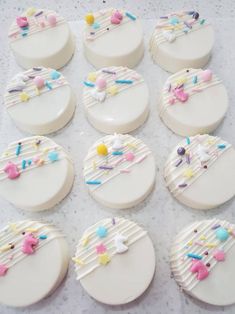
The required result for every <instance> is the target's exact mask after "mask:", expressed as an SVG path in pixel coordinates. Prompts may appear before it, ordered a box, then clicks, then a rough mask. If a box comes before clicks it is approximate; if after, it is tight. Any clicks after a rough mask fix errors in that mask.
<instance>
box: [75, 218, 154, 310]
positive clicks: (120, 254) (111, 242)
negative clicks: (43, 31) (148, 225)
mask: <svg viewBox="0 0 235 314" xmlns="http://www.w3.org/2000/svg"><path fill="white" fill-rule="evenodd" d="M100 228H102V229H103V230H105V232H104V233H103V234H102V235H103V237H100V235H99V232H98V230H99V229H100ZM101 252H102V253H101ZM143 256H144V258H145V262H144V263H143ZM73 260H74V262H75V270H76V274H77V279H78V280H80V282H81V284H82V286H83V288H84V289H85V290H86V292H87V293H88V294H89V295H91V296H92V297H93V298H94V299H96V300H98V301H100V302H102V303H106V304H112V305H118V304H125V303H128V302H131V301H133V300H134V299H136V298H138V297H139V296H140V295H141V294H142V293H143V292H144V291H145V290H146V289H147V288H148V286H149V284H150V282H151V280H152V278H153V276H154V272H155V253H154V248H153V244H152V241H151V240H150V238H149V236H148V234H147V231H145V230H144V229H143V228H142V227H140V226H139V225H137V224H136V223H134V222H132V221H129V220H126V219H124V218H107V219H103V220H101V221H99V222H98V223H96V224H95V225H93V226H91V227H90V228H88V229H87V230H86V231H85V232H84V234H83V236H82V238H81V240H80V241H79V243H78V246H77V250H76V254H75V258H74V259H73ZM104 260H105V261H106V262H104ZM102 262H104V263H102ZM140 269H141V271H140Z"/></svg>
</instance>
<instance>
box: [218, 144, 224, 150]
mask: <svg viewBox="0 0 235 314" xmlns="http://www.w3.org/2000/svg"><path fill="white" fill-rule="evenodd" d="M217 147H218V148H220V149H224V148H226V145H225V144H218V145H217Z"/></svg>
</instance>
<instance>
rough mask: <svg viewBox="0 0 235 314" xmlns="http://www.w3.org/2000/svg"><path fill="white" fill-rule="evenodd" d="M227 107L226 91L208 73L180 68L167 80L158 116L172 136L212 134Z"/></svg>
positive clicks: (215, 78)
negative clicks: (174, 134) (172, 133)
mask: <svg viewBox="0 0 235 314" xmlns="http://www.w3.org/2000/svg"><path fill="white" fill-rule="evenodd" d="M227 108H228V95H227V91H226V89H225V87H224V85H223V83H222V82H221V80H219V79H218V77H217V76H216V75H215V74H213V73H212V71H211V70H209V69H207V70H202V69H184V70H182V71H180V72H177V73H176V74H173V75H172V76H170V77H169V78H168V79H167V81H166V83H165V85H164V87H163V91H162V94H161V100H160V105H159V115H160V117H161V119H162V120H163V122H164V123H165V124H166V125H167V126H168V127H169V128H170V129H171V130H172V131H173V132H174V133H176V134H179V135H182V136H189V135H196V134H203V133H211V132H213V131H214V130H215V129H216V127H217V126H218V125H219V124H220V122H221V121H222V120H223V118H224V116H225V114H226V111H227Z"/></svg>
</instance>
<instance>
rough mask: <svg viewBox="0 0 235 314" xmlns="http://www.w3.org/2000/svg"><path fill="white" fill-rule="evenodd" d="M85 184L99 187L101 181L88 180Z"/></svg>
mask: <svg viewBox="0 0 235 314" xmlns="http://www.w3.org/2000/svg"><path fill="white" fill-rule="evenodd" d="M86 184H89V185H99V184H101V181H99V180H89V181H86Z"/></svg>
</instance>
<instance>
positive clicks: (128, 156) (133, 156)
mask: <svg viewBox="0 0 235 314" xmlns="http://www.w3.org/2000/svg"><path fill="white" fill-rule="evenodd" d="M124 158H125V159H126V160H127V161H133V160H134V159H135V155H134V154H133V153H132V152H129V153H126V154H125V155H124Z"/></svg>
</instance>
